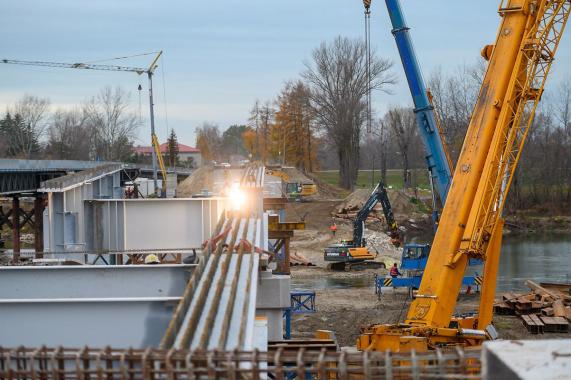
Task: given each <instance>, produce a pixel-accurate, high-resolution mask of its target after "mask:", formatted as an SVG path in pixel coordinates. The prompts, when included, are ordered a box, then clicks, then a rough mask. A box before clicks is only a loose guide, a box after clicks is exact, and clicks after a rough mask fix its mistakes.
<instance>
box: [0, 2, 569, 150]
mask: <svg viewBox="0 0 571 380" xmlns="http://www.w3.org/2000/svg"><path fill="white" fill-rule="evenodd" d="M402 3H403V9H404V12H405V13H406V16H407V21H408V24H409V26H410V27H411V28H412V37H413V40H414V42H415V46H416V50H417V54H418V56H419V60H420V62H421V65H422V67H423V72H424V73H425V75H426V76H428V75H429V74H430V73H431V72H433V71H434V70H435V69H437V68H438V67H441V68H442V70H443V72H444V73H446V72H447V71H451V70H455V69H456V68H457V67H458V66H460V65H462V64H473V63H475V62H476V61H477V60H478V59H479V53H480V49H481V48H482V46H483V45H484V44H487V43H491V42H493V40H494V38H495V35H496V30H497V27H498V25H499V20H500V19H499V16H498V14H497V7H498V3H499V0H470V1H469V0H462V1H458V0H430V1H428V0H402ZM372 12H373V14H372V42H373V45H374V48H375V49H376V50H377V52H378V53H379V55H381V56H383V57H387V58H390V59H392V60H393V61H394V63H395V65H394V72H395V74H397V76H398V78H399V84H398V85H396V86H395V87H394V88H393V94H391V95H388V94H384V93H375V94H374V97H373V102H374V107H375V108H376V109H377V110H379V111H382V110H384V109H386V107H387V106H388V105H391V104H403V105H406V104H409V103H410V95H409V93H408V89H407V87H406V83H405V79H404V75H403V74H402V68H401V66H400V61H399V58H398V54H397V50H396V47H395V44H394V41H393V38H392V35H391V33H390V25H389V18H388V15H387V12H386V9H385V5H384V1H379V0H377V1H373V7H372ZM363 30H364V21H363V6H362V2H361V1H359V0H270V1H268V0H220V1H196V0H176V1H157V0H154V1H149V0H97V1H93V0H90V1H86V0H52V1H46V0H2V6H1V8H0V35H1V36H2V37H1V38H2V43H1V44H0V58H10V59H20V60H41V61H53V62H92V61H98V60H102V59H107V58H112V57H119V56H128V55H133V54H138V53H143V52H151V51H157V50H161V49H162V50H164V57H163V59H162V61H161V62H160V68H159V70H158V71H157V73H156V76H155V80H154V87H155V96H156V101H155V103H156V120H157V131H158V135H159V138H160V140H161V141H163V140H164V139H165V138H166V133H167V121H168V126H169V127H170V128H174V129H175V131H176V132H177V134H178V135H179V141H180V142H182V143H186V144H188V145H194V142H195V141H194V140H195V139H194V129H195V127H196V126H198V125H200V124H201V123H202V122H204V121H208V122H211V123H216V124H218V125H220V127H221V128H222V129H225V128H227V127H228V126H229V125H231V124H236V123H245V122H246V121H247V118H248V113H249V110H250V108H251V106H252V104H253V103H254V101H255V100H256V99H260V100H262V101H264V100H267V99H273V98H274V97H275V96H276V95H277V93H278V92H279V90H280V89H281V88H282V85H283V83H284V82H285V81H286V80H288V79H295V78H296V77H297V76H298V74H299V72H300V71H301V70H303V61H304V60H307V59H308V58H309V57H310V54H311V50H312V49H313V48H315V47H316V46H317V45H319V43H320V42H321V41H324V40H325V41H330V40H332V39H333V38H335V37H336V36H338V35H343V36H349V37H362V36H363ZM566 34H567V35H566V36H564V39H563V43H562V44H561V47H560V50H559V54H558V59H557V61H556V63H555V66H554V69H553V72H552V76H551V77H550V80H549V82H548V85H549V84H553V83H554V82H556V81H557V80H559V79H562V78H564V77H569V76H571V40H570V39H569V38H570V37H569V36H568V34H569V32H568V31H566ZM150 60H151V57H150V56H146V57H140V58H132V59H129V60H125V61H112V62H101V63H103V64H105V63H113V64H123V65H127V66H146V65H148V63H149V62H150ZM163 78H164V81H163ZM139 83H141V84H142V85H143V87H144V90H145V91H143V93H142V97H143V98H142V111H141V112H142V114H143V117H146V116H147V115H148V101H147V92H146V89H147V82H146V78H142V77H138V76H137V75H136V74H130V73H120V72H103V71H83V70H69V69H54V68H42V67H31V66H12V65H0V110H1V111H2V112H3V111H4V110H5V109H6V107H7V105H9V104H11V103H13V102H14V101H15V100H17V99H18V98H20V97H21V96H23V95H24V94H33V95H37V96H41V97H49V98H50V100H51V102H52V109H56V108H58V107H64V108H69V107H72V106H73V105H75V104H80V103H81V102H83V101H84V100H86V99H87V98H88V97H90V96H92V95H94V94H96V93H97V92H98V91H99V90H100V89H101V88H102V87H104V86H106V85H112V86H116V85H119V86H122V87H124V88H125V89H127V90H129V91H131V95H132V96H131V101H132V106H133V110H134V111H135V112H137V113H138V112H139V94H138V91H137V86H138V84H139ZM165 94H166V102H165V96H164V95H165ZM165 104H166V111H167V112H165ZM167 114H168V118H167V117H166V116H167ZM148 131H149V126H148V123H145V125H144V126H143V127H142V128H141V130H140V132H139V141H138V142H137V143H139V144H148V143H147V140H149V138H147V135H148Z"/></svg>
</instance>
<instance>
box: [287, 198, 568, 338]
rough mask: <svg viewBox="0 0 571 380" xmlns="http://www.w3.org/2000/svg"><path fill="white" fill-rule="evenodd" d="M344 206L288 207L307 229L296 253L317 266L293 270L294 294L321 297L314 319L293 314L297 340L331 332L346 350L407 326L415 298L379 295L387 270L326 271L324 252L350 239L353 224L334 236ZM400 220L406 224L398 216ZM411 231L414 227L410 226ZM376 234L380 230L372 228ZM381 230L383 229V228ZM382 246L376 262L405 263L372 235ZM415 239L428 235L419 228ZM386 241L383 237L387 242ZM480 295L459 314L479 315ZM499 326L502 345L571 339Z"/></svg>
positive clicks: (467, 298)
mask: <svg viewBox="0 0 571 380" xmlns="http://www.w3.org/2000/svg"><path fill="white" fill-rule="evenodd" d="M342 202H343V201H342V200H334V199H331V200H319V201H314V202H307V203H289V204H288V212H287V215H288V218H294V217H304V218H305V222H306V229H305V230H303V231H297V232H296V233H295V237H294V239H293V240H292V244H291V250H292V252H297V253H298V254H300V255H302V256H304V257H306V258H307V259H309V260H310V261H311V262H312V263H313V264H315V266H292V267H291V278H292V289H293V290H314V291H315V293H316V309H317V311H316V312H315V313H308V314H294V316H293V318H292V337H293V338H310V337H312V336H314V334H315V331H316V330H319V329H325V330H332V331H334V332H335V335H336V338H337V340H338V342H339V344H340V345H341V346H352V345H354V344H355V341H356V339H357V337H358V335H359V333H360V328H361V327H364V326H368V325H371V324H377V323H397V322H404V320H405V319H406V314H407V310H408V306H409V305H410V298H409V296H408V291H407V290H405V289H398V290H393V289H391V288H388V289H386V288H384V290H383V291H384V293H383V294H382V296H381V297H378V296H377V295H376V294H375V289H374V275H375V274H378V275H380V276H386V275H387V274H388V273H387V270H384V269H380V270H365V271H359V272H339V271H331V270H328V269H327V265H326V263H325V261H324V260H323V248H324V247H326V246H327V245H329V244H331V243H334V242H338V241H339V240H340V239H341V238H350V237H351V225H350V223H348V222H346V223H339V221H338V223H337V224H338V231H337V233H336V236H332V234H331V233H330V232H329V228H328V227H329V225H330V223H331V220H332V218H331V214H332V213H333V212H334V211H335V210H336V208H337V207H338V206H339V204H340V203H342ZM397 215H399V217H398V218H397V220H398V221H399V222H400V223H405V224H406V220H405V219H403V215H402V214H400V213H398V214H397ZM408 224H409V225H410V224H411V223H408ZM371 227H372V228H375V226H374V225H373V226H371ZM377 228H383V227H382V225H381V224H380V223H379V224H378V226H377ZM367 232H368V234H369V235H371V234H373V235H374V236H375V240H376V241H377V243H380V244H379V245H380V247H381V248H378V249H379V252H380V255H379V257H377V259H376V260H378V261H383V262H385V264H387V266H390V265H392V263H393V262H398V261H400V254H401V252H400V249H398V248H396V247H394V246H392V245H391V244H390V242H389V238H388V236H387V235H386V234H384V233H383V232H381V231H380V230H379V231H371V230H368V231H367ZM414 233H419V234H421V235H427V234H428V233H427V232H426V231H422V230H421V229H420V228H419V230H417V231H414ZM383 236H384V237H383ZM478 302H479V294H478V293H472V294H469V295H466V294H462V295H460V297H459V299H458V306H457V313H468V312H473V311H475V310H476V309H477V307H478ZM494 325H495V327H496V329H497V330H498V333H499V334H500V337H501V338H503V339H556V338H567V337H568V336H569V335H568V334H565V333H549V334H538V335H532V334H530V333H529V332H528V331H527V330H526V328H525V327H524V325H523V324H522V321H521V319H520V318H518V317H516V316H494Z"/></svg>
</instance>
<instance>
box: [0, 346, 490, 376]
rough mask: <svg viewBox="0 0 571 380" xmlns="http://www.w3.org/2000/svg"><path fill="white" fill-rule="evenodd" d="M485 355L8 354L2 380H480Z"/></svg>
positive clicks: (0, 361) (1, 357)
mask: <svg viewBox="0 0 571 380" xmlns="http://www.w3.org/2000/svg"><path fill="white" fill-rule="evenodd" d="M480 357H481V352H480V351H479V350H466V351H463V350H461V349H459V348H458V349H455V350H448V351H441V350H439V349H437V350H436V351H431V352H424V353H417V352H415V351H414V350H413V351H412V352H408V353H391V352H332V351H331V350H328V349H327V348H326V347H323V348H322V349H321V350H307V349H305V348H303V347H302V348H299V349H296V350H287V349H284V348H283V347H280V348H277V349H276V350H272V351H270V352H260V351H253V352H251V351H250V352H249V351H218V350H217V351H203V350H200V351H189V350H162V349H156V348H147V349H117V348H111V347H106V348H90V347H85V348H81V349H77V348H63V347H58V348H47V347H38V348H24V347H19V348H0V379H18V380H35V379H54V380H77V379H85V380H89V379H92V380H93V379H107V380H134V379H137V380H157V379H170V380H187V379H188V380H190V379H199V378H205V379H206V378H216V379H260V378H274V379H287V378H293V377H297V378H316V379H329V378H333V379H356V378H363V379H371V378H375V379H427V378H439V379H444V378H451V379H452V378H453V379H480V375H481V359H480Z"/></svg>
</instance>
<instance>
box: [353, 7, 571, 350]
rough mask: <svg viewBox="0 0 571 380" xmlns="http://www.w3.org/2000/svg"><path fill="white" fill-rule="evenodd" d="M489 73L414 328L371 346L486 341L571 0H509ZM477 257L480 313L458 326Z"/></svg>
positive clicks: (387, 328) (371, 341) (370, 340)
mask: <svg viewBox="0 0 571 380" xmlns="http://www.w3.org/2000/svg"><path fill="white" fill-rule="evenodd" d="M498 12H499V14H500V16H501V17H502V22H501V25H500V28H499V31H498V35H497V38H496V42H495V44H494V45H489V46H486V47H485V48H484V49H483V50H482V55H483V56H484V58H486V59H488V60H489V63H488V68H487V70H486V74H485V76H484V80H483V83H482V86H481V89H480V93H479V96H478V100H477V102H476V105H475V107H474V111H473V113H472V117H471V119H470V124H469V126H468V130H467V133H466V137H465V139H464V144H463V147H462V150H461V152H460V156H459V159H458V163H457V165H456V169H455V171H454V177H453V178H454V180H453V181H452V185H451V187H450V190H449V192H448V197H447V200H446V204H445V205H444V210H443V213H442V218H441V220H440V225H439V227H438V230H437V232H436V236H435V238H434V244H433V246H432V250H431V254H430V256H429V258H428V262H427V265H426V269H425V272H424V275H423V278H422V281H421V284H420V288H419V290H418V293H417V294H416V296H415V299H414V300H413V302H412V303H411V305H410V308H409V310H408V314H407V318H406V321H405V324H402V325H375V326H372V327H370V328H367V329H366V330H365V332H364V333H363V334H362V335H361V336H360V337H359V339H358V341H357V347H358V348H359V349H362V350H386V349H392V350H394V351H399V350H409V349H413V348H414V349H417V350H423V349H428V348H434V347H437V346H440V345H449V344H454V345H458V344H460V345H478V344H480V343H481V342H482V341H483V340H485V339H487V338H492V337H493V335H494V334H493V330H492V329H490V328H489V327H488V326H489V325H490V323H491V317H492V306H493V300H494V295H495V287H496V276H497V269H498V266H499V255H500V246H501V238H502V230H503V219H502V210H503V207H504V205H505V201H506V197H507V194H508V191H509V188H510V184H511V181H512V178H513V174H514V171H515V169H516V167H517V164H518V161H519V158H520V155H521V152H522V148H523V146H524V143H525V140H526V137H527V134H528V131H529V129H530V127H531V124H532V122H533V117H534V114H535V110H536V108H537V105H538V103H539V101H540V99H541V95H542V93H543V90H544V86H545V81H546V79H547V77H548V74H549V71H550V68H551V65H552V63H553V61H554V59H555V54H556V51H557V48H558V46H559V43H560V41H561V37H562V34H563V30H564V29H565V25H566V23H567V21H568V19H569V15H570V14H571V1H570V0H502V1H501V2H500V6H499V10H498ZM469 258H479V259H482V260H483V261H484V280H483V281H484V282H483V288H482V294H481V296H480V305H479V316H478V319H477V320H474V321H473V324H470V325H469V326H466V324H464V323H460V322H458V320H453V313H454V309H455V306H456V299H457V295H458V292H459V290H460V287H461V284H462V277H463V275H464V270H465V268H466V265H467V262H468V259H469Z"/></svg>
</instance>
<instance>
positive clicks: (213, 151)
mask: <svg viewBox="0 0 571 380" xmlns="http://www.w3.org/2000/svg"><path fill="white" fill-rule="evenodd" d="M195 133H196V147H197V148H198V149H200V153H201V155H202V159H203V160H206V161H208V160H216V159H219V156H220V147H221V146H222V136H221V135H220V130H219V129H218V126H217V125H213V124H209V123H203V124H202V126H201V127H198V128H196V130H195Z"/></svg>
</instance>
